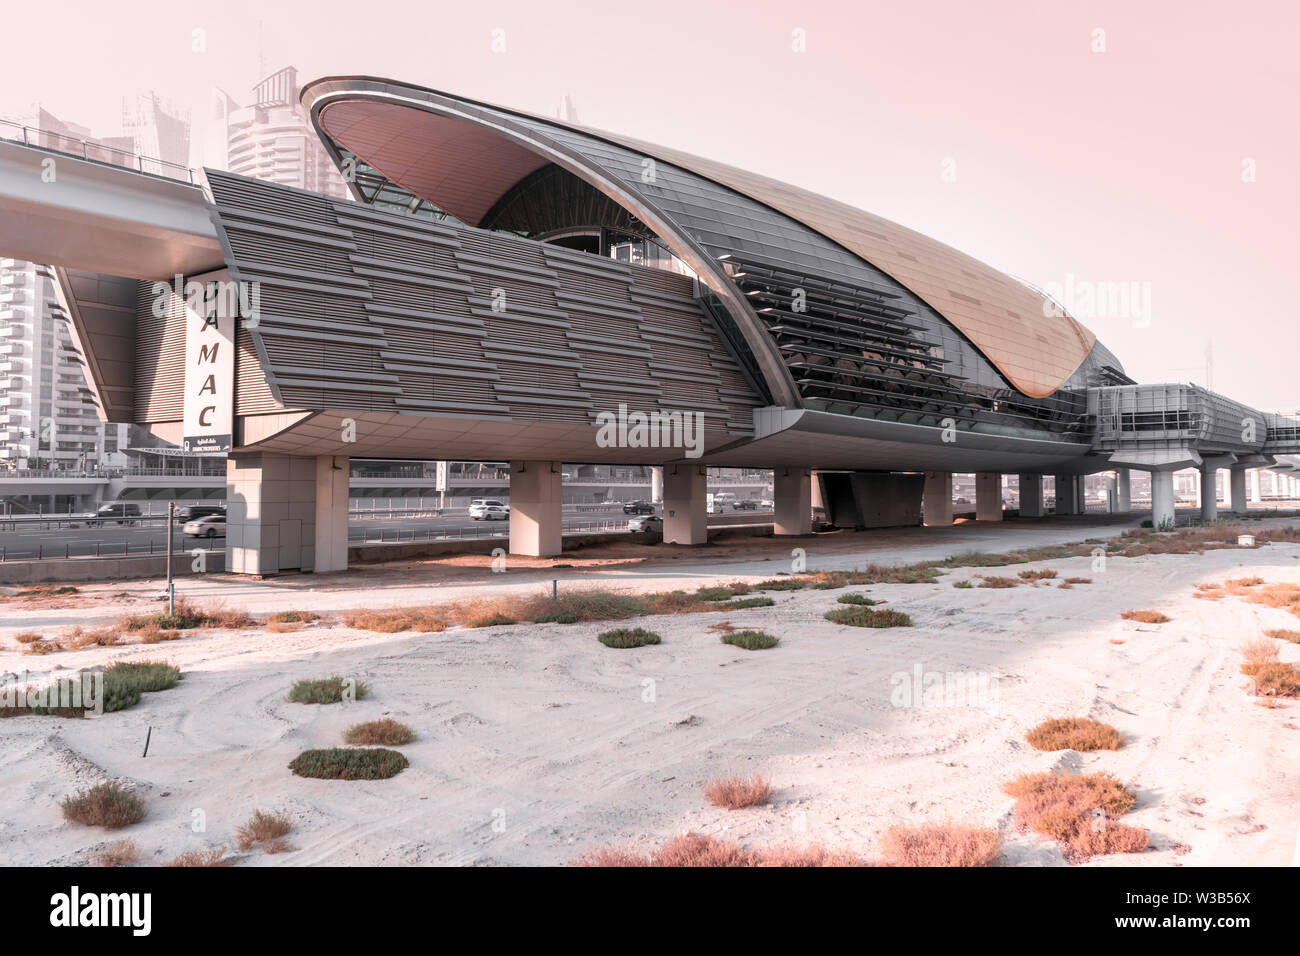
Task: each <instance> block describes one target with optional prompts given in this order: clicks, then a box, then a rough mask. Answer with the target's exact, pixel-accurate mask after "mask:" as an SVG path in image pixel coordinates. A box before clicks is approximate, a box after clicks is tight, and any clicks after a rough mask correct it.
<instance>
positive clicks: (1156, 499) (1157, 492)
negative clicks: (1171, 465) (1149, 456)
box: [1151, 471, 1174, 528]
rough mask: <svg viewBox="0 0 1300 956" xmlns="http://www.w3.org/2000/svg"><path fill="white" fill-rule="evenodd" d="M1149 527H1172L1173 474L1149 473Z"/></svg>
mask: <svg viewBox="0 0 1300 956" xmlns="http://www.w3.org/2000/svg"><path fill="white" fill-rule="evenodd" d="M1151 526H1152V527H1154V528H1164V527H1168V528H1172V527H1173V526H1174V473H1173V472H1172V471H1153V472H1152V473H1151Z"/></svg>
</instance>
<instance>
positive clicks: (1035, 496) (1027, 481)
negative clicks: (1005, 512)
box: [1020, 475, 1043, 518]
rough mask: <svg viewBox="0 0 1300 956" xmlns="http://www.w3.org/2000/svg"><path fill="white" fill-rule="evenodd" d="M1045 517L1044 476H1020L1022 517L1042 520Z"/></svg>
mask: <svg viewBox="0 0 1300 956" xmlns="http://www.w3.org/2000/svg"><path fill="white" fill-rule="evenodd" d="M1042 516H1043V476H1042V475H1021V476H1020V517H1022V518H1041V517H1042Z"/></svg>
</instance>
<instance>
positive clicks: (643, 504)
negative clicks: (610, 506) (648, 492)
mask: <svg viewBox="0 0 1300 956" xmlns="http://www.w3.org/2000/svg"><path fill="white" fill-rule="evenodd" d="M654 513H655V506H654V505H652V504H651V503H650V502H648V501H629V502H628V503H627V504H625V505H624V506H623V514H625V515H652V514H654Z"/></svg>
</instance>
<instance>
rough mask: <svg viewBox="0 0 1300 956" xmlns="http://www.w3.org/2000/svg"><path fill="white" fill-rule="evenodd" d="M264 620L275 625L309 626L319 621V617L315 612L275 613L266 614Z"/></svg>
mask: <svg viewBox="0 0 1300 956" xmlns="http://www.w3.org/2000/svg"><path fill="white" fill-rule="evenodd" d="M266 619H267V620H268V621H272V622H274V623H276V624H310V623H311V622H312V621H319V620H320V619H321V616H320V615H319V614H317V613H316V612H315V611H276V612H275V613H274V614H268V615H267V616H266Z"/></svg>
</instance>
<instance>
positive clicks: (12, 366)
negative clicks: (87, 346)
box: [0, 94, 189, 471]
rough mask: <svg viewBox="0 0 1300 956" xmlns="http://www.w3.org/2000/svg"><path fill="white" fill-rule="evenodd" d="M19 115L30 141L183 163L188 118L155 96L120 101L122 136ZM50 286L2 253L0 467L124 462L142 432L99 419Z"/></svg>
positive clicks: (111, 158)
mask: <svg viewBox="0 0 1300 956" xmlns="http://www.w3.org/2000/svg"><path fill="white" fill-rule="evenodd" d="M23 122H24V123H25V125H27V126H29V127H31V128H32V132H31V133H29V138H30V141H31V142H32V143H33V144H34V145H39V146H43V147H45V148H48V149H55V150H60V151H63V152H71V153H74V154H78V155H83V154H84V155H86V156H88V157H90V158H92V159H95V160H97V161H99V162H108V163H116V164H119V165H134V162H135V160H134V157H135V156H140V155H144V156H149V157H152V158H154V159H160V160H164V161H166V162H169V163H176V164H180V165H185V164H186V163H187V161H188V158H189V157H188V153H189V119H188V117H186V116H185V115H184V114H181V113H178V112H175V111H173V110H171V108H170V107H168V106H166V105H165V104H163V103H162V102H161V101H160V100H159V99H158V97H156V96H154V95H153V94H149V95H147V96H142V97H140V98H139V99H138V100H137V101H136V102H135V103H134V104H131V103H128V104H127V105H126V106H125V107H124V109H123V128H124V133H123V135H120V136H106V137H95V136H93V135H92V134H91V131H90V130H89V129H87V128H85V127H83V126H79V125H77V124H75V123H69V122H65V121H63V120H60V119H59V118H58V117H57V116H55V115H54V114H52V113H50V112H49V111H48V110H45V109H42V108H41V107H39V106H36V107H33V108H32V109H31V110H30V111H29V113H28V115H27V116H26V117H24V120H23ZM83 144H88V145H89V147H90V148H89V149H84V147H83ZM83 149H84V153H83ZM145 169H146V170H148V167H147V165H146V167H145ZM55 286H56V283H55V280H54V276H53V273H52V272H51V271H50V269H49V268H48V267H47V266H43V265H39V264H37V263H32V262H25V261H23V260H21V259H9V258H0V470H3V471H11V470H15V469H33V470H54V471H67V470H82V469H86V468H94V467H99V468H113V467H123V466H126V465H128V464H129V463H130V460H129V458H128V457H127V455H126V449H127V448H128V447H129V446H130V445H132V444H133V443H134V439H133V437H132V435H133V431H137V430H138V429H136V426H133V425H121V424H112V423H107V422H102V421H100V415H99V410H98V408H97V407H96V405H95V403H94V399H93V397H92V395H91V392H90V390H89V389H88V387H87V385H86V378H85V371H84V369H85V366H84V363H83V361H82V359H81V356H80V354H79V353H78V351H77V347H76V343H75V341H74V339H73V337H72V331H71V329H70V327H69V324H68V316H67V313H66V312H65V311H64V309H63V307H62V306H61V305H60V304H59V299H58V294H57V292H56V288H55Z"/></svg>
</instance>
